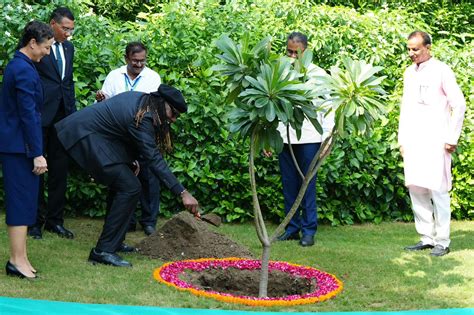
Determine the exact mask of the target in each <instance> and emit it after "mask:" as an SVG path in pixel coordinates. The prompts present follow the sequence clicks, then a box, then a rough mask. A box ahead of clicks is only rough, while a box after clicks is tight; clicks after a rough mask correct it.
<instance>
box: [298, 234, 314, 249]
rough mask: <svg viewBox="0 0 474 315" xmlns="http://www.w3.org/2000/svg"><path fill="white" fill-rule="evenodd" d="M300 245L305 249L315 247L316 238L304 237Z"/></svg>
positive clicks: (311, 236)
mask: <svg viewBox="0 0 474 315" xmlns="http://www.w3.org/2000/svg"><path fill="white" fill-rule="evenodd" d="M300 245H301V246H303V247H306V246H313V245H314V236H313V235H303V237H302V238H301V241H300Z"/></svg>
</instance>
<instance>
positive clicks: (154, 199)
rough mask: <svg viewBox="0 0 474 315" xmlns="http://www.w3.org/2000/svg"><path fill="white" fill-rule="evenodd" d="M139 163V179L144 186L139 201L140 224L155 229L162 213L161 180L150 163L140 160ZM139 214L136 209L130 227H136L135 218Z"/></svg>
mask: <svg viewBox="0 0 474 315" xmlns="http://www.w3.org/2000/svg"><path fill="white" fill-rule="evenodd" d="M139 163H140V173H138V179H139V180H140V183H141V184H142V192H141V194H140V199H139V201H140V209H141V217H140V219H139V222H140V225H141V226H143V227H145V226H152V227H155V226H156V221H157V218H158V214H159V212H160V179H159V178H158V177H157V176H156V175H155V174H153V173H152V171H151V170H150V168H149V164H148V163H146V162H145V161H143V160H139ZM137 212H138V211H137V209H134V211H133V215H132V218H131V221H130V225H133V226H135V225H136V224H137V219H136V218H135V214H136V213H137Z"/></svg>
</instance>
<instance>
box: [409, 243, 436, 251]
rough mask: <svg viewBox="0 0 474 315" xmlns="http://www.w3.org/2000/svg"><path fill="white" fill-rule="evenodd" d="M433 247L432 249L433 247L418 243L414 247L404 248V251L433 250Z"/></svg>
mask: <svg viewBox="0 0 474 315" xmlns="http://www.w3.org/2000/svg"><path fill="white" fill-rule="evenodd" d="M433 247H434V246H433V245H430V244H423V242H421V241H420V242H418V243H416V244H415V245H411V246H407V247H405V250H410V251H414V250H423V249H428V248H433Z"/></svg>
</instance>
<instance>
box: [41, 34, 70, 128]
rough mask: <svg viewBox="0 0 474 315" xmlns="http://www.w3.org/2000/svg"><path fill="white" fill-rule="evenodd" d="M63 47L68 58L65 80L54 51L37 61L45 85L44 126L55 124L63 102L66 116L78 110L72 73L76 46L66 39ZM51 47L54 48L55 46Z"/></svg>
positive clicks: (42, 120) (42, 118) (42, 121)
mask: <svg viewBox="0 0 474 315" xmlns="http://www.w3.org/2000/svg"><path fill="white" fill-rule="evenodd" d="M63 48H64V58H65V59H66V69H65V72H64V79H63V80H61V77H60V76H59V69H58V63H57V62H56V59H55V57H54V53H53V52H52V51H51V53H50V54H49V55H46V56H44V57H43V58H41V61H40V62H38V63H35V66H36V70H38V73H39V75H40V78H41V83H42V85H43V95H44V103H43V109H42V112H41V124H42V126H43V127H49V126H51V125H52V124H53V121H54V117H55V116H56V114H57V112H58V109H59V106H60V104H61V102H63V103H64V114H65V115H66V116H67V115H70V114H72V113H73V112H75V111H76V96H75V93H74V81H73V75H72V70H73V60H74V46H73V45H72V43H71V42H69V41H64V42H63ZM51 49H54V46H53V47H51Z"/></svg>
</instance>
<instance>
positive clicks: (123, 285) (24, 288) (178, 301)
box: [0, 213, 474, 312]
mask: <svg viewBox="0 0 474 315" xmlns="http://www.w3.org/2000/svg"><path fill="white" fill-rule="evenodd" d="M4 219H5V217H4V213H2V214H1V215H0V220H2V221H3V222H4ZM163 222H164V220H163V219H160V223H161V224H162V223H163ZM102 224H103V221H102V220H97V219H89V218H76V219H66V226H67V227H69V228H71V229H72V230H73V231H74V232H75V233H76V238H75V239H74V240H66V239H61V238H59V237H58V236H56V235H55V234H51V233H48V232H45V233H44V235H43V240H29V242H28V249H29V256H30V259H31V261H32V262H33V264H34V266H35V267H36V268H37V269H38V270H39V276H40V278H39V279H38V280H36V281H27V280H21V279H16V278H11V277H7V276H6V275H5V271H4V269H3V266H4V264H5V263H6V261H7V259H8V243H7V235H6V228H5V225H4V224H3V228H1V229H0V244H2V246H0V257H1V258H0V262H1V263H2V264H3V265H2V271H0V296H8V297H21V298H31V299H45V300H54V301H71V302H84V303H101V304H104V303H105V304H126V305H151V306H161V307H179V308H204V309H229V310H235V309H240V310H249V311H250V310H255V311H286V312H322V311H338V312H342V311H393V310H415V309H442V308H467V307H474V222H468V221H453V222H452V244H451V250H452V252H451V253H450V254H448V255H447V256H444V257H431V256H430V255H429V251H421V252H406V251H404V250H403V247H404V246H406V245H410V244H414V243H416V242H417V241H418V237H417V235H416V232H415V227H414V224H413V223H387V222H385V223H382V224H379V225H373V224H364V225H354V226H341V227H331V226H320V227H319V230H318V234H317V238H316V244H315V246H313V247H307V248H303V247H300V246H299V245H298V243H297V242H296V241H288V242H279V243H276V244H275V245H274V246H273V247H272V252H271V259H272V260H281V261H288V262H292V263H296V264H302V265H308V266H311V267H314V268H317V269H320V270H323V271H326V272H329V273H332V274H334V275H336V276H337V277H338V278H339V279H340V280H342V281H343V282H344V290H343V292H342V293H341V294H339V295H337V296H336V297H335V298H334V299H332V300H329V301H326V302H322V303H319V304H312V305H302V306H295V307H271V308H263V307H256V308H252V307H247V306H243V305H237V304H226V303H222V302H219V301H215V300H212V299H206V298H202V297H196V296H193V295H191V294H189V293H187V292H180V291H178V290H175V289H173V288H170V287H168V286H165V285H163V284H160V283H158V282H157V281H155V280H154V279H153V277H152V273H153V270H154V269H155V268H157V267H159V266H160V265H161V264H162V263H163V261H160V260H155V259H149V258H146V257H143V256H141V255H139V254H128V255H123V256H124V257H126V259H128V260H129V261H131V262H132V263H133V268H115V267H109V266H93V265H91V264H89V263H88V262H87V257H88V255H89V251H90V249H91V247H93V246H94V245H95V242H96V240H97V238H98V235H99V232H100V229H101V227H102ZM216 230H217V231H219V232H221V233H224V234H226V235H227V236H228V237H230V238H231V239H233V240H235V241H237V242H239V243H241V244H243V245H245V246H248V247H249V248H250V249H251V250H252V251H253V252H254V253H255V255H256V256H257V257H258V256H259V255H260V245H259V243H258V240H257V237H256V234H255V231H254V229H253V226H252V224H250V223H248V224H225V225H223V226H221V227H219V228H217V229H216ZM144 237H145V236H144V234H143V232H142V231H141V230H139V231H137V232H134V233H129V234H128V235H127V242H128V243H129V244H136V243H138V242H139V241H140V240H141V239H143V238H144ZM203 246H205V244H203Z"/></svg>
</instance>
